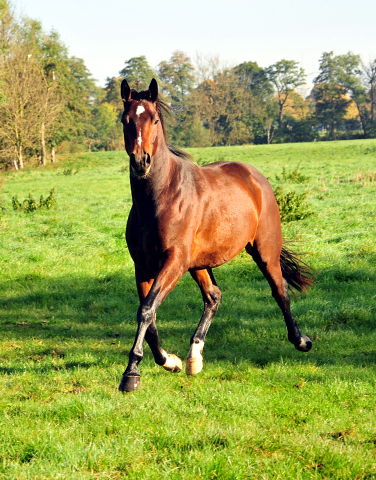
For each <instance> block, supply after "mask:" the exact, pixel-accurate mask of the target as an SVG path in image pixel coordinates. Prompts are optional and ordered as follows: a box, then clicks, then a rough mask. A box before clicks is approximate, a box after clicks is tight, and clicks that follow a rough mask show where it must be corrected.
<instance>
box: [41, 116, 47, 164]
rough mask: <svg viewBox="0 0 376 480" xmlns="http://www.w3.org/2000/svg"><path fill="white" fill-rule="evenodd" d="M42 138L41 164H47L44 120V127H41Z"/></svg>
mask: <svg viewBox="0 0 376 480" xmlns="http://www.w3.org/2000/svg"><path fill="white" fill-rule="evenodd" d="M41 140H42V152H41V155H42V158H41V164H42V165H44V166H46V140H45V138H44V122H43V123H42V128H41Z"/></svg>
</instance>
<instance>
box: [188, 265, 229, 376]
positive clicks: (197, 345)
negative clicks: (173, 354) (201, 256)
mask: <svg viewBox="0 0 376 480" xmlns="http://www.w3.org/2000/svg"><path fill="white" fill-rule="evenodd" d="M190 274H191V275H192V278H193V279H194V280H195V281H196V282H197V283H198V286H199V287H200V290H201V293H202V298H203V300H204V313H203V314H202V317H201V320H200V323H199V324H198V326H197V329H196V331H195V333H194V335H193V336H192V338H191V348H190V350H189V353H188V356H187V363H186V367H185V372H186V374H187V375H195V374H196V373H199V372H201V370H202V367H203V358H202V350H203V348H204V343H205V337H206V334H207V333H208V330H209V327H210V324H211V321H212V319H213V317H214V315H215V314H216V313H217V310H218V307H219V304H220V302H221V298H222V293H221V291H220V290H219V288H218V287H217V284H216V282H215V279H214V276H213V273H212V271H211V269H210V268H208V269H205V270H190Z"/></svg>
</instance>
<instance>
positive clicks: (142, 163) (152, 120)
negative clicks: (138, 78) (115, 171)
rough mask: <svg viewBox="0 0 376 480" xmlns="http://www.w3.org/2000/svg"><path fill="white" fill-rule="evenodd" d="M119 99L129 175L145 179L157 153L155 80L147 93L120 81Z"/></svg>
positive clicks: (156, 86)
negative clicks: (121, 108)
mask: <svg viewBox="0 0 376 480" xmlns="http://www.w3.org/2000/svg"><path fill="white" fill-rule="evenodd" d="M121 98H122V99H123V104H124V112H123V116H122V119H121V121H122V123H123V130H124V142H125V149H126V151H127V153H128V155H129V157H130V167H131V172H132V174H133V175H135V176H136V177H138V178H146V177H147V176H148V174H149V172H150V169H151V167H152V160H153V156H154V154H155V152H156V150H157V146H158V142H157V137H158V132H159V131H160V129H161V128H162V122H160V117H161V115H160V111H159V101H158V84H157V81H156V80H155V79H154V78H153V80H152V81H151V82H150V85H149V89H148V90H145V91H142V92H137V91H135V90H131V89H130V87H129V85H128V82H127V81H126V80H123V81H122V82H121Z"/></svg>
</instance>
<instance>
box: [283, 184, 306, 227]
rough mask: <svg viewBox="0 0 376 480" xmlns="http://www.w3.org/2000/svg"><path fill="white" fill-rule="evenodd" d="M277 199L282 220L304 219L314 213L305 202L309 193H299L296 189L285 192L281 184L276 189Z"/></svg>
mask: <svg viewBox="0 0 376 480" xmlns="http://www.w3.org/2000/svg"><path fill="white" fill-rule="evenodd" d="M274 195H275V199H276V200H277V204H278V208H279V213H280V215H281V221H282V222H292V221H294V220H303V219H304V218H307V217H309V216H310V215H312V211H311V210H310V208H309V206H308V205H307V203H306V202H305V200H306V198H307V193H306V192H303V193H300V194H299V193H297V192H295V191H294V190H293V191H291V192H288V193H284V192H283V187H282V186H281V185H279V186H278V187H276V188H275V189H274Z"/></svg>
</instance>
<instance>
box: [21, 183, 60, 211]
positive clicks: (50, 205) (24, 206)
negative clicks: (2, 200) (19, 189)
mask: <svg viewBox="0 0 376 480" xmlns="http://www.w3.org/2000/svg"><path fill="white" fill-rule="evenodd" d="M55 204H56V199H55V188H53V189H52V190H51V191H50V194H49V195H48V197H47V198H46V199H44V197H43V195H41V196H40V199H39V204H38V202H37V201H36V200H35V198H34V197H33V196H32V195H31V193H29V198H26V199H25V200H24V201H23V202H22V203H21V202H20V201H19V200H18V197H17V195H15V196H14V197H12V207H13V210H15V211H19V212H24V213H30V212H35V211H36V210H42V209H44V208H46V209H48V210H53V209H54V208H55Z"/></svg>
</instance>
